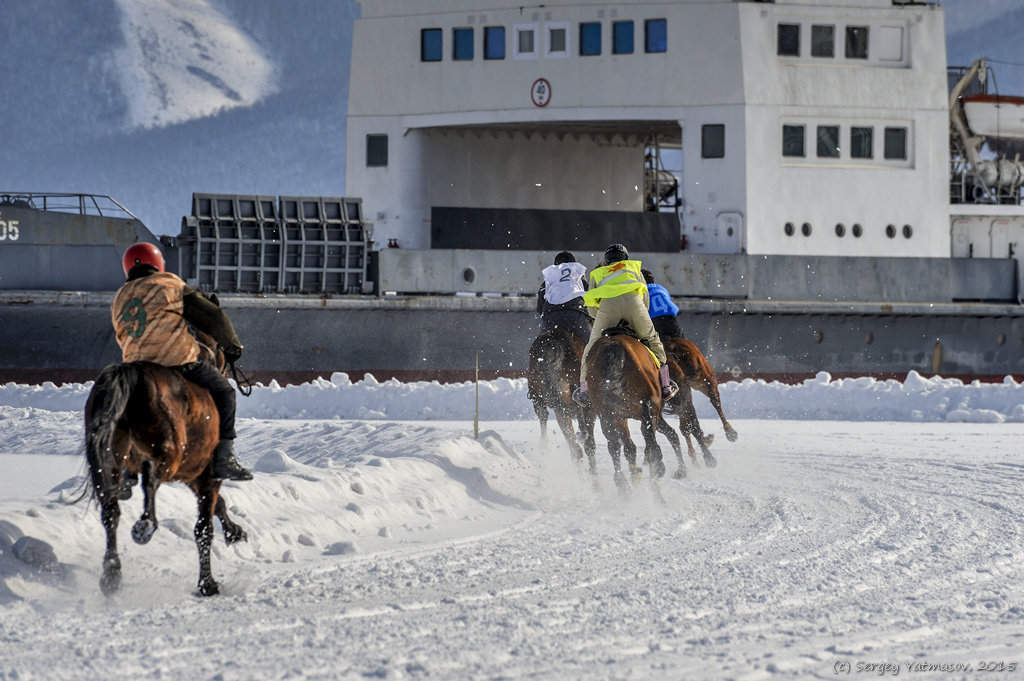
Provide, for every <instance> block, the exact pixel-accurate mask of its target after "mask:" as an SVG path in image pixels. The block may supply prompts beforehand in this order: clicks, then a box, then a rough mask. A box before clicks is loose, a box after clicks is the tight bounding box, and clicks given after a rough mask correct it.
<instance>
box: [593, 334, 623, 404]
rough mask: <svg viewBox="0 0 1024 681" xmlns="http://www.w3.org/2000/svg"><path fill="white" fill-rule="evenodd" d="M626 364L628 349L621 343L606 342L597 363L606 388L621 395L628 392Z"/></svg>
mask: <svg viewBox="0 0 1024 681" xmlns="http://www.w3.org/2000/svg"><path fill="white" fill-rule="evenodd" d="M625 366H626V349H625V348H624V347H622V345H620V344H619V343H608V344H606V345H605V346H604V350H603V351H602V352H601V356H600V357H599V358H598V364H597V369H598V373H599V375H600V376H601V380H602V381H604V390H606V391H607V392H609V393H611V394H614V395H619V396H620V397H621V396H623V395H625V394H626V371H625Z"/></svg>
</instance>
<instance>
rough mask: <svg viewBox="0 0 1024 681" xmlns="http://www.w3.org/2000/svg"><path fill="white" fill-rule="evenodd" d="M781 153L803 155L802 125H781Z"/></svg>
mask: <svg viewBox="0 0 1024 681" xmlns="http://www.w3.org/2000/svg"><path fill="white" fill-rule="evenodd" d="M782 155H783V156H803V155H804V126H802V125H784V126H782Z"/></svg>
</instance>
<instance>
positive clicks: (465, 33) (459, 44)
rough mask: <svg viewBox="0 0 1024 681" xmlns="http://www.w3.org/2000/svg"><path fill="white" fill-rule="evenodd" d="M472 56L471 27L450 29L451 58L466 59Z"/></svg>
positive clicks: (456, 59)
mask: <svg viewBox="0 0 1024 681" xmlns="http://www.w3.org/2000/svg"><path fill="white" fill-rule="evenodd" d="M472 58H473V29H471V28H455V29H452V59H454V60H455V61H468V60H470V59H472Z"/></svg>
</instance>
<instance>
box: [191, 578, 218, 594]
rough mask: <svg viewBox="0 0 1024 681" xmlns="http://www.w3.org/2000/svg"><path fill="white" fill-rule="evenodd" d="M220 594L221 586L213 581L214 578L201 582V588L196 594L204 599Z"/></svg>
mask: <svg viewBox="0 0 1024 681" xmlns="http://www.w3.org/2000/svg"><path fill="white" fill-rule="evenodd" d="M219 593H220V586H219V585H218V584H217V582H215V581H213V578H210V579H203V580H200V581H199V587H198V588H197V589H196V594H197V595H199V596H203V597H206V596H216V595H217V594H219Z"/></svg>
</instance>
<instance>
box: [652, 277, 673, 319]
mask: <svg viewBox="0 0 1024 681" xmlns="http://www.w3.org/2000/svg"><path fill="white" fill-rule="evenodd" d="M647 293H648V295H650V297H651V304H650V306H649V307H648V308H647V311H648V312H649V313H650V315H651V319H654V318H655V317H664V316H666V315H669V316H671V317H675V316H676V315H677V314H679V306H678V305H676V304H675V303H673V302H672V297H671V296H670V295H669V294H668V291H666V290H665V287H664V286H662V285H661V284H648V285H647Z"/></svg>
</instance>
